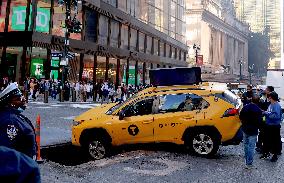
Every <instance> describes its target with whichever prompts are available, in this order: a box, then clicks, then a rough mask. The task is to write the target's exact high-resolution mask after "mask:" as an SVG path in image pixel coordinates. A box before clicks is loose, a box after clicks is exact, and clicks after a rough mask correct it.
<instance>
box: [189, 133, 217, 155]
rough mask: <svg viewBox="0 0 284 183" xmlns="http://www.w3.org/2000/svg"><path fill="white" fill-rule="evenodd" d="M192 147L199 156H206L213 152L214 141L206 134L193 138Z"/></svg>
mask: <svg viewBox="0 0 284 183" xmlns="http://www.w3.org/2000/svg"><path fill="white" fill-rule="evenodd" d="M192 146H193V149H194V151H195V152H197V153H198V154H202V155H206V154H209V153H210V152H211V151H212V150H213V140H212V139H211V137H209V136H208V135H205V134H198V135H196V136H195V137H194V138H193V142H192Z"/></svg>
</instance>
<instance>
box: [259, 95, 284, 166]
mask: <svg viewBox="0 0 284 183" xmlns="http://www.w3.org/2000/svg"><path fill="white" fill-rule="evenodd" d="M268 99H269V101H270V105H269V107H268V109H267V111H264V112H263V114H264V116H265V119H266V123H265V129H264V143H263V155H262V156H261V158H262V159H265V158H268V157H269V155H270V153H271V154H273V156H272V158H271V162H276V161H277V159H278V157H277V154H278V153H279V152H280V151H281V150H280V148H281V147H280V146H279V144H280V141H281V136H280V128H281V118H282V109H281V106H280V104H279V103H278V100H279V98H278V94H277V93H276V92H271V93H270V94H269V96H268Z"/></svg>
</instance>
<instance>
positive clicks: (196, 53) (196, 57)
mask: <svg viewBox="0 0 284 183" xmlns="http://www.w3.org/2000/svg"><path fill="white" fill-rule="evenodd" d="M193 49H194V50H195V64H196V65H197V60H198V51H199V50H200V46H197V45H196V44H194V45H193Z"/></svg>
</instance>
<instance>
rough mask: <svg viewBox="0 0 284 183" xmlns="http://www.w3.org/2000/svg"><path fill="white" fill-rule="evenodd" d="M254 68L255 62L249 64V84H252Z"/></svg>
mask: <svg viewBox="0 0 284 183" xmlns="http://www.w3.org/2000/svg"><path fill="white" fill-rule="evenodd" d="M253 68H254V64H252V65H251V66H249V84H250V85H251V83H252V82H251V75H252V71H253Z"/></svg>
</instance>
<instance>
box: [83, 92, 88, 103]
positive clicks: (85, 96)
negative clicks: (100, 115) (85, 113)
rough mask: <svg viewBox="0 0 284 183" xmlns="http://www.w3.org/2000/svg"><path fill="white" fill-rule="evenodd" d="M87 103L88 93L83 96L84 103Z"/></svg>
mask: <svg viewBox="0 0 284 183" xmlns="http://www.w3.org/2000/svg"><path fill="white" fill-rule="evenodd" d="M86 101H87V95H86V92H85V93H84V94H83V102H86Z"/></svg>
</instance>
